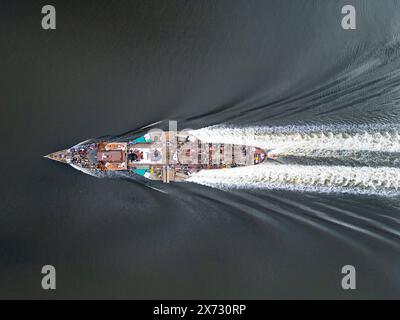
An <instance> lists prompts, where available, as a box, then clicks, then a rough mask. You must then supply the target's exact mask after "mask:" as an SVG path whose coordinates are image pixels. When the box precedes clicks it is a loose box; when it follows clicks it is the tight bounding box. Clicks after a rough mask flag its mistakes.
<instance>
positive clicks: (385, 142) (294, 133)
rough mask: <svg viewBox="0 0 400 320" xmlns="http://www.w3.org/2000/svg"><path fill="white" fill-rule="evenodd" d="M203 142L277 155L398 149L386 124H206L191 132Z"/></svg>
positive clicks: (394, 131)
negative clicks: (245, 146) (234, 145)
mask: <svg viewBox="0 0 400 320" xmlns="http://www.w3.org/2000/svg"><path fill="white" fill-rule="evenodd" d="M190 133H191V134H193V135H194V136H196V137H197V138H199V139H201V140H202V141H204V142H215V143H232V144H239V145H252V146H256V147H260V148H264V149H267V150H272V152H273V153H274V154H276V155H286V154H297V155H299V154H300V155H310V154H312V153H313V152H316V151H320V150H334V151H338V150H342V151H349V150H350V151H362V150H366V151H375V152H400V132H399V130H398V128H397V127H391V126H389V125H386V126H384V127H383V126H381V127H380V126H376V125H375V126H374V125H370V126H359V127H354V126H320V127H318V126H307V127H306V126H302V127H301V126H299V127H296V126H290V127H247V128H232V127H222V126H215V127H208V128H203V129H199V130H193V131H191V132H190Z"/></svg>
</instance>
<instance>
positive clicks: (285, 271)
mask: <svg viewBox="0 0 400 320" xmlns="http://www.w3.org/2000/svg"><path fill="white" fill-rule="evenodd" d="M348 2H349V1H311V0H303V1H288V0H286V1H282V0H280V1H252V0H246V1H244V0H243V1H239V0H235V1H231V0H229V1H228V0H226V1H225V0H219V1H208V0H205V1H174V0H171V1H149V0H146V1H105V0H101V1H100V0H99V1H80V2H79V3H78V2H72V1H58V0H54V1H52V4H53V5H54V6H55V7H56V10H57V29H56V30H54V31H44V30H43V29H42V28H41V17H42V15H41V4H40V3H39V2H37V1H25V2H24V3H22V2H19V1H18V2H16V1H2V2H1V4H0V24H1V28H0V39H1V43H2V49H1V51H0V65H1V78H2V81H1V86H0V87H1V95H0V99H1V100H0V101H1V103H0V112H1V118H0V121H1V126H0V128H1V129H0V130H1V134H2V137H3V139H2V144H3V147H2V148H1V155H2V160H3V164H2V166H1V167H0V172H1V180H0V192H1V202H0V274H1V275H0V297H1V298H16V297H18V298H43V299H45V298H132V299H146V298H153V299H157V298H158V299H172V298H182V299H191V298H200V299H214V298H218V299H267V298H300V299H305V298H334V299H336V298H341V299H353V298H399V297H400V195H399V194H400V190H398V189H399V180H400V162H399V155H400V108H399V100H400V3H399V2H398V1H387V0H385V1H382V0H380V1H355V0H354V1H350V2H351V4H353V5H354V7H355V8H356V13H357V16H356V17H357V29H356V30H343V29H342V27H341V19H342V14H341V8H342V6H344V5H345V4H348ZM168 120H177V121H178V129H184V128H189V129H191V130H193V133H195V134H196V135H198V136H199V137H200V138H201V139H204V140H205V141H215V142H220V143H222V142H225V143H237V144H238V143H243V144H250V145H256V146H260V147H263V148H265V149H268V150H272V151H273V152H274V153H275V154H276V155H278V156H279V162H276V163H273V162H271V163H266V164H263V165H260V166H255V167H253V168H238V169H232V170H233V171H229V170H224V171H212V172H201V173H200V174H198V175H197V176H194V177H192V178H191V179H190V180H191V181H190V182H185V183H180V184H179V183H175V184H170V185H165V184H158V183H148V182H146V181H143V180H141V179H99V178H96V177H92V176H89V175H85V174H82V173H81V172H79V171H77V170H74V169H73V168H71V167H69V166H65V165H63V164H60V163H56V162H52V161H49V160H48V159H45V158H43V157H42V156H43V155H45V154H48V153H50V152H53V151H56V150H60V149H64V148H66V147H69V146H72V145H75V144H76V143H78V142H80V141H83V140H86V139H89V138H96V137H100V136H104V135H110V136H112V137H118V136H119V135H121V134H123V132H129V131H134V132H138V131H140V132H142V131H143V132H145V131H146V130H147V129H148V128H161V129H166V128H167V126H168ZM145 126H149V127H147V128H146V129H143V127H145ZM47 264H51V265H54V266H55V267H56V270H57V289H56V290H55V291H54V292H48V291H44V290H42V289H41V286H40V283H41V276H42V275H41V268H42V266H43V265H47ZM344 265H353V266H354V267H355V268H356V274H357V289H356V290H343V289H342V287H341V279H342V277H343V275H342V274H341V269H342V267H343V266H344Z"/></svg>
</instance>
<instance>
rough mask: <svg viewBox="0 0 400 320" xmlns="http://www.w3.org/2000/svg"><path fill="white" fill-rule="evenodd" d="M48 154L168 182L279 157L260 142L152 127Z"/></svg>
mask: <svg viewBox="0 0 400 320" xmlns="http://www.w3.org/2000/svg"><path fill="white" fill-rule="evenodd" d="M45 157H46V158H49V159H51V160H55V161H58V162H62V163H65V164H69V165H71V166H72V167H74V168H75V169H78V170H80V171H83V172H85V173H88V174H92V175H95V176H99V175H101V174H102V173H112V172H127V173H134V174H136V175H139V176H142V177H144V178H146V179H149V180H154V181H160V182H164V183H170V182H180V181H185V180H186V179H188V178H190V177H191V176H193V175H194V174H196V173H197V172H200V171H202V170H217V169H219V170H223V169H229V168H235V167H243V166H252V165H259V164H261V163H262V162H264V161H266V160H267V159H272V160H274V159H275V157H274V155H272V154H268V152H267V151H265V150H263V149H262V148H259V147H256V146H246V145H235V144H226V143H209V142H203V141H201V140H200V139H198V138H196V137H195V136H194V135H192V134H190V133H188V132H178V131H151V132H149V133H147V134H145V135H142V136H139V137H137V138H132V139H126V140H121V141H118V140H117V141H114V140H112V141H107V140H99V141H95V142H93V141H90V140H88V141H85V142H82V143H79V144H78V145H75V146H73V147H71V148H68V149H65V150H61V151H57V152H54V153H51V154H49V155H47V156H45Z"/></svg>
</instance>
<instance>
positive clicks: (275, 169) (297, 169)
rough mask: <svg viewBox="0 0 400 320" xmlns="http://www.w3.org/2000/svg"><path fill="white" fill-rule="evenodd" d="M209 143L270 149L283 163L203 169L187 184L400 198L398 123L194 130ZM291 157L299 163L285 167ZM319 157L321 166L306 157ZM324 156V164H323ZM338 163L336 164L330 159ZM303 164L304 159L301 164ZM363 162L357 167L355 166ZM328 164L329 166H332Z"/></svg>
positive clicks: (219, 127)
mask: <svg viewBox="0 0 400 320" xmlns="http://www.w3.org/2000/svg"><path fill="white" fill-rule="evenodd" d="M191 133H192V134H193V135H195V136H197V137H198V138H199V139H201V140H203V141H205V142H219V143H232V144H243V145H253V146H258V147H262V148H265V149H266V150H269V152H270V153H273V154H275V155H276V156H278V159H283V163H276V162H267V163H265V164H262V165H256V166H250V167H240V168H233V169H223V170H203V171H201V172H199V173H197V174H196V175H194V176H193V177H191V178H190V179H189V180H188V181H191V182H195V183H198V184H202V185H207V186H210V187H216V188H221V189H231V188H235V189H237V188H245V189H256V188H257V189H260V188H262V189H284V190H295V191H312V192H324V193H325V192H329V193H331V192H339V193H353V194H375V195H385V196H392V195H398V194H400V192H399V183H400V168H399V167H398V162H397V160H398V154H399V153H400V134H399V133H400V131H399V128H398V127H397V126H396V125H365V126H357V127H355V126H319V127H316V126H302V127H295V126H293V127H270V128H263V127H251V128H230V127H221V126H217V127H209V128H204V129H199V130H193V131H192V132H191ZM288 156H289V157H290V156H292V159H293V158H295V159H297V161H298V162H297V163H284V160H285V157H288ZM316 157H318V158H319V159H322V161H320V162H322V163H319V164H315V163H312V162H310V163H307V161H305V160H304V159H312V158H316ZM324 158H325V163H324ZM328 159H329V160H332V159H334V160H336V162H337V164H336V165H335V162H333V164H332V162H331V161H328ZM302 160H303V161H302ZM355 160H358V161H359V162H358V165H354V163H355ZM327 164H329V165H327Z"/></svg>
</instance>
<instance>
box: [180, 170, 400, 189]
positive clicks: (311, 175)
mask: <svg viewBox="0 0 400 320" xmlns="http://www.w3.org/2000/svg"><path fill="white" fill-rule="evenodd" d="M187 181H190V182H195V183H198V184H202V185H207V186H210V187H216V188H222V189H231V188H239V189H248V188H250V189H255V188H257V189H260V188H261V189H286V190H298V191H316V192H341V193H343V192H344V193H358V194H359V193H363V194H382V195H394V194H397V192H398V188H399V183H400V169H399V168H390V167H377V168H372V167H346V166H304V165H284V164H274V163H265V164H261V165H254V166H247V167H238V168H232V169H216V170H202V171H200V172H198V173H196V174H195V175H194V176H193V177H191V178H189V179H188V180H187Z"/></svg>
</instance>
